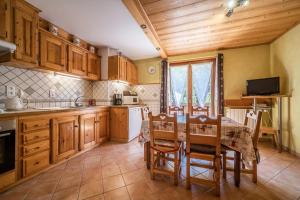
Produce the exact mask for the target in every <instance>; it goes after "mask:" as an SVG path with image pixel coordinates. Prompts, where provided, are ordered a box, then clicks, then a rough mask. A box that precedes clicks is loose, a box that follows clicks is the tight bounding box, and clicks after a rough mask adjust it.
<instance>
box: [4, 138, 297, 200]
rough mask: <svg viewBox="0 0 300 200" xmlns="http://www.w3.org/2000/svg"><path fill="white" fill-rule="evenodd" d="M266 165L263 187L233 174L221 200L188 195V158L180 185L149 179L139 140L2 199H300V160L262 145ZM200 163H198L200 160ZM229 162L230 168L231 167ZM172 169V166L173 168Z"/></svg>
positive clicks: (194, 190)
mask: <svg viewBox="0 0 300 200" xmlns="http://www.w3.org/2000/svg"><path fill="white" fill-rule="evenodd" d="M260 154H261V158H262V159H261V162H260V163H259V165H258V184H254V183H252V179H251V175H245V174H242V175H241V184H240V187H239V188H237V187H235V185H234V179H233V172H227V179H226V180H224V179H223V178H222V179H221V197H220V198H217V197H216V196H215V190H214V188H212V187H207V186H203V185H194V184H193V185H192V187H191V189H190V190H186V189H185V186H186V180H185V176H186V173H185V172H186V167H185V165H186V163H185V159H183V163H182V170H181V175H180V178H179V180H180V182H179V185H178V186H174V184H173V179H172V178H170V177H168V176H162V175H156V178H155V180H152V179H151V178H150V172H149V170H147V169H146V167H145V162H144V158H143V156H144V154H143V146H142V145H141V144H139V143H138V142H137V141H136V140H135V141H133V142H130V143H128V144H124V143H115V142H114V143H113V142H109V143H106V144H104V145H102V146H100V147H98V148H95V149H93V150H90V151H88V152H86V153H84V154H82V155H79V156H77V157H75V158H73V159H70V160H69V161H67V162H65V163H62V164H61V165H59V166H56V167H54V168H52V169H49V170H48V171H46V172H44V173H42V174H41V175H39V176H36V177H35V178H32V179H30V180H28V181H26V182H24V183H22V184H20V185H18V186H15V187H14V188H11V189H10V190H8V191H7V192H4V193H2V194H0V200H2V199H3V200H11V199H12V200H28V199H29V200H30V199H38V200H39V199H43V200H48V199H49V200H50V199H51V200H52V199H53V200H56V199H70V200H73V199H74V200H75V199H77V198H78V197H79V198H80V199H90V200H97V199H98V200H99V199H100V200H103V199H105V200H107V199H118V200H123V199H125V200H126V199H133V200H138V199H140V200H157V199H160V200H164V199H166V200H169V199H175V200H176V199H180V200H185V199H192V200H196V199H199V200H200V199H201V200H211V199H223V200H227V199H228V200H232V199H233V200H235V199H237V200H240V199H246V200H252V199H253V200H260V199H262V200H269V199H270V200H273V199H274V200H289V199H294V200H295V199H297V198H299V196H300V159H299V158H296V157H295V156H293V155H290V154H288V153H286V152H283V153H281V154H280V153H278V151H277V150H276V149H274V148H273V146H272V144H271V143H260ZM198 162H199V161H198ZM232 164H233V163H232V162H228V165H232ZM170 166H172V163H171V165H170ZM191 173H192V175H197V176H201V177H203V178H208V177H211V176H212V173H209V172H208V171H207V169H204V168H197V167H192V168H191Z"/></svg>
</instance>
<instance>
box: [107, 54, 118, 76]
mask: <svg viewBox="0 0 300 200" xmlns="http://www.w3.org/2000/svg"><path fill="white" fill-rule="evenodd" d="M108 79H109V80H118V79H119V56H110V57H108Z"/></svg>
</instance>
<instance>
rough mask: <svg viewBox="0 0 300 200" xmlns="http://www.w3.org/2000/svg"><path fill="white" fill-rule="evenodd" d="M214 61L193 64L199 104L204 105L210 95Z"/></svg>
mask: <svg viewBox="0 0 300 200" xmlns="http://www.w3.org/2000/svg"><path fill="white" fill-rule="evenodd" d="M212 65H213V63H212V62H208V63H198V64H192V71H193V72H192V80H193V89H194V92H195V95H196V97H197V100H198V103H199V106H202V107H204V106H205V102H206V100H207V98H208V96H209V95H210V86H211V69H212Z"/></svg>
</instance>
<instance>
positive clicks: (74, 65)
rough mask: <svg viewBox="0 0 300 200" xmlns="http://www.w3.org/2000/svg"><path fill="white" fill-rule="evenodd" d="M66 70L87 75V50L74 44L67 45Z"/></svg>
mask: <svg viewBox="0 0 300 200" xmlns="http://www.w3.org/2000/svg"><path fill="white" fill-rule="evenodd" d="M68 72H70V73H72V74H74V75H79V76H87V50H86V49H83V48H80V47H77V46H75V45H71V44H70V45H68Z"/></svg>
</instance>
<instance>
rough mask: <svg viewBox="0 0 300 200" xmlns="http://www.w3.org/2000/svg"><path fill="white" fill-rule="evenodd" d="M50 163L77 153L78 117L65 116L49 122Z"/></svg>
mask: <svg viewBox="0 0 300 200" xmlns="http://www.w3.org/2000/svg"><path fill="white" fill-rule="evenodd" d="M51 130H52V134H51V136H52V157H51V160H52V162H57V161H60V160H63V159H66V158H69V157H70V156H72V155H74V154H75V153H76V152H78V116H65V117H59V118H54V119H52V120H51Z"/></svg>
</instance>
